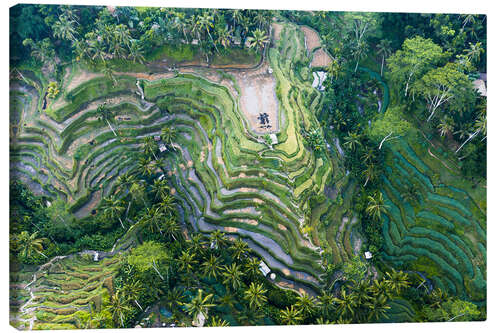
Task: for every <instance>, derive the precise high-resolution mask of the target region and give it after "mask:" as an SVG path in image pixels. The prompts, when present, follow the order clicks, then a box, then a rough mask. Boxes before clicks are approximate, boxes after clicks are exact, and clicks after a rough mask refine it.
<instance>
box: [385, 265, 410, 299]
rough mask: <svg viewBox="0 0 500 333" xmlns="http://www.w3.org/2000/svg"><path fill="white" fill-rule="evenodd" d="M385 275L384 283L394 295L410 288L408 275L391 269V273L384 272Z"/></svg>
mask: <svg viewBox="0 0 500 333" xmlns="http://www.w3.org/2000/svg"><path fill="white" fill-rule="evenodd" d="M385 275H386V278H385V283H386V284H387V286H388V287H389V289H390V290H392V291H394V292H395V293H396V295H399V294H400V293H401V291H403V290H404V289H406V288H408V287H409V286H410V281H409V278H408V274H407V273H404V272H403V271H396V270H395V269H394V268H393V269H392V271H391V272H385Z"/></svg>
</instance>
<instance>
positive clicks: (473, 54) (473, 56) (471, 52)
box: [465, 42, 484, 63]
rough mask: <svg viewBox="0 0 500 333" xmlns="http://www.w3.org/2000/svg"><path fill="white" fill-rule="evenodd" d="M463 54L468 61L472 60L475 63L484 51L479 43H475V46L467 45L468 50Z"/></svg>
mask: <svg viewBox="0 0 500 333" xmlns="http://www.w3.org/2000/svg"><path fill="white" fill-rule="evenodd" d="M465 52H466V53H465V56H466V57H467V59H469V61H470V60H472V61H474V62H476V63H477V62H478V61H479V59H480V57H481V53H483V52H484V49H483V47H482V46H481V42H477V43H475V44H472V43H469V48H468V49H466V50H465Z"/></svg>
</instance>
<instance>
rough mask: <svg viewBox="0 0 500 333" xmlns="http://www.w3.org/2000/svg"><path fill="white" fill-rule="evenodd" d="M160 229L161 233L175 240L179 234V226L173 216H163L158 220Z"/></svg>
mask: <svg viewBox="0 0 500 333" xmlns="http://www.w3.org/2000/svg"><path fill="white" fill-rule="evenodd" d="M160 230H161V231H162V233H163V234H164V235H165V236H166V237H168V238H170V239H173V240H174V241H177V237H179V235H180V231H181V228H180V226H179V223H178V222H177V219H176V218H175V217H173V216H169V217H167V218H163V219H162V220H161V222H160Z"/></svg>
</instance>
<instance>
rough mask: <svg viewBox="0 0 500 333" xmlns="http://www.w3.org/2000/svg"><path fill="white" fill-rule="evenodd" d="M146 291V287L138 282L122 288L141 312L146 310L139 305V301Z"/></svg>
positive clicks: (124, 293)
mask: <svg viewBox="0 0 500 333" xmlns="http://www.w3.org/2000/svg"><path fill="white" fill-rule="evenodd" d="M144 290H145V289H144V287H143V286H142V284H141V283H140V282H139V281H138V280H135V281H134V282H130V283H127V284H125V285H124V286H123V287H122V288H121V291H122V292H123V295H125V296H126V297H128V298H129V299H130V300H132V301H134V303H135V305H137V306H138V307H139V309H141V311H144V310H143V308H142V306H141V304H140V303H139V301H138V299H139V297H140V296H141V295H142V294H143V292H144Z"/></svg>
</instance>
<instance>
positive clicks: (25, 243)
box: [14, 231, 48, 259]
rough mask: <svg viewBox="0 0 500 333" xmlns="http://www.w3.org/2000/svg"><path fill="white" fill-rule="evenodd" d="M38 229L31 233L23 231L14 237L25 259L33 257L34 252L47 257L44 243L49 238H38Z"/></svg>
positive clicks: (20, 253)
mask: <svg viewBox="0 0 500 333" xmlns="http://www.w3.org/2000/svg"><path fill="white" fill-rule="evenodd" d="M37 236H38V231H35V232H34V233H32V234H31V235H30V234H29V233H28V232H27V231H22V232H21V233H20V234H19V235H17V236H16V237H15V238H14V239H15V241H16V245H17V248H18V249H19V255H20V256H21V257H22V258H24V259H29V258H32V257H33V254H34V253H38V254H40V255H42V256H44V257H45V258H47V256H46V255H45V254H43V243H44V242H45V241H47V240H48V239H47V238H37Z"/></svg>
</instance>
